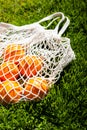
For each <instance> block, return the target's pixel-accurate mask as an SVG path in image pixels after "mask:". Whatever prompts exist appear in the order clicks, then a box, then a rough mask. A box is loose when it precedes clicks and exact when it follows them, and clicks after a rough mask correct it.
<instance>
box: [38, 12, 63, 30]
mask: <svg viewBox="0 0 87 130" xmlns="http://www.w3.org/2000/svg"><path fill="white" fill-rule="evenodd" d="M59 18H61V20H60V22H59V23H58V24H57V28H59V25H60V23H61V22H62V21H64V19H65V16H64V14H63V13H62V12H57V13H54V14H51V15H49V16H47V17H45V18H43V19H41V20H40V21H38V23H39V24H41V23H42V22H45V21H48V20H51V22H50V23H49V24H48V25H47V26H46V27H44V28H45V29H46V28H48V27H49V26H50V25H51V24H52V23H53V22H54V21H56V20H57V19H59Z"/></svg>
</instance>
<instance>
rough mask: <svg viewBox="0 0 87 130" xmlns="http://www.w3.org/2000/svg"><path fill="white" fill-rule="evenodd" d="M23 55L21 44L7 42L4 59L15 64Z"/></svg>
mask: <svg viewBox="0 0 87 130" xmlns="http://www.w3.org/2000/svg"><path fill="white" fill-rule="evenodd" d="M24 55H25V51H24V49H23V47H22V45H19V44H9V45H8V46H7V47H6V48H5V49H4V54H3V59H4V61H8V60H9V61H11V62H14V63H15V64H18V61H19V60H20V59H21V58H23V56H24Z"/></svg>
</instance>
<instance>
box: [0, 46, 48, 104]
mask: <svg viewBox="0 0 87 130" xmlns="http://www.w3.org/2000/svg"><path fill="white" fill-rule="evenodd" d="M42 66H43V61H42V58H41V57H38V56H36V55H26V53H25V50H24V48H23V47H22V45H19V44H9V45H8V46H7V47H6V48H4V52H3V62H2V63H1V65H0V102H2V103H16V102H18V101H20V100H21V98H22V97H23V98H26V99H28V100H33V99H41V98H43V97H44V96H45V95H46V94H47V92H48V82H47V81H46V80H45V79H43V78H41V77H37V75H38V73H39V72H40V71H41V68H42ZM21 79H22V82H23V84H22V83H20V81H21ZM25 82H26V83H25Z"/></svg>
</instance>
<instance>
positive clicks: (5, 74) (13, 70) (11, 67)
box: [0, 61, 19, 81]
mask: <svg viewBox="0 0 87 130" xmlns="http://www.w3.org/2000/svg"><path fill="white" fill-rule="evenodd" d="M18 73H19V70H18V67H17V66H16V65H15V64H14V63H11V62H9V61H8V62H3V63H2V64H1V65H0V80H1V81H4V80H6V79H9V80H16V78H18V76H19V74H18Z"/></svg>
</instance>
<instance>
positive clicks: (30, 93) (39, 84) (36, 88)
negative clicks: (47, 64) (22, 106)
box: [24, 77, 48, 100]
mask: <svg viewBox="0 0 87 130" xmlns="http://www.w3.org/2000/svg"><path fill="white" fill-rule="evenodd" d="M47 92H48V82H47V81H46V80H45V79H43V78H41V77H33V78H30V79H29V80H28V81H27V82H26V84H25V88H24V96H25V97H26V98H27V99H30V100H33V99H41V98H43V97H44V96H45V95H46V94H47Z"/></svg>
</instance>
